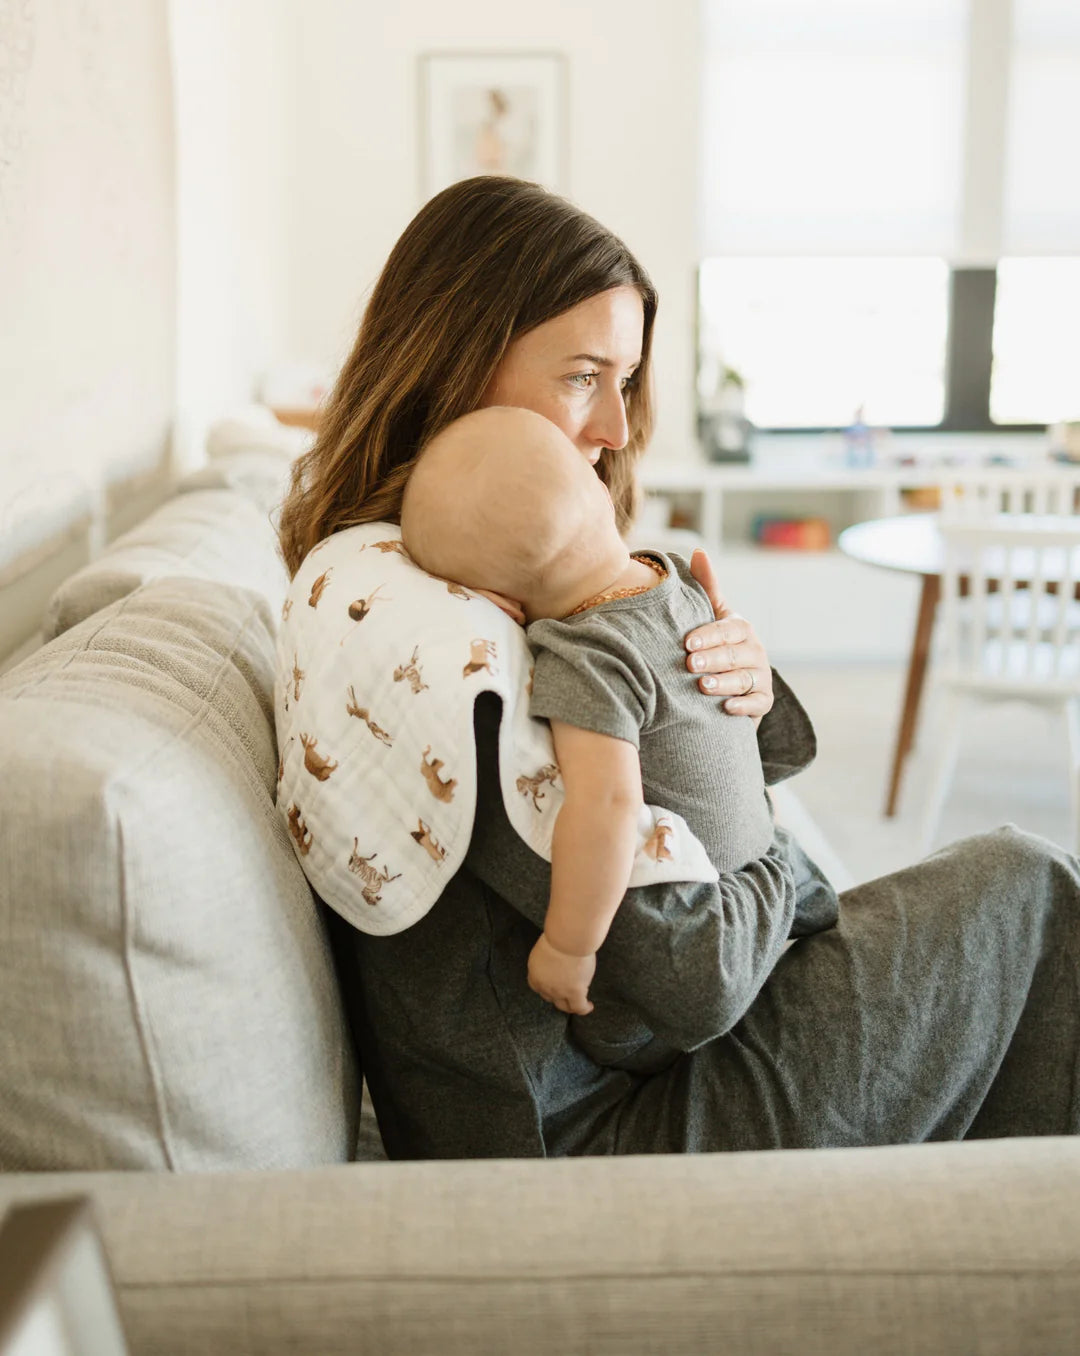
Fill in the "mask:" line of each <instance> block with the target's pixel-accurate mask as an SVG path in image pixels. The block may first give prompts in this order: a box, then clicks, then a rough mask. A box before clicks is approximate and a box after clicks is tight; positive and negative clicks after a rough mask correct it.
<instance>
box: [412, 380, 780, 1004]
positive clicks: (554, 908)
mask: <svg viewBox="0 0 1080 1356" xmlns="http://www.w3.org/2000/svg"><path fill="white" fill-rule="evenodd" d="M401 531H402V538H403V541H404V543H405V547H406V549H407V550H408V552H409V554H410V555H411V556H412V558H413V560H414V561H415V562H416V563H417V565H419V566H420V568H421V569H424V570H426V571H428V572H429V573H431V574H434V575H438V576H439V577H440V578H444V579H449V580H453V581H456V582H458V583H460V584H464V585H465V586H467V587H470V588H473V589H484V590H487V591H491V592H495V593H498V594H501V595H503V596H504V597H506V598H511V599H516V600H517V601H518V602H520V603H521V605H522V607H523V608H524V612H525V618H526V622H527V624H528V630H527V637H528V641H529V644H530V647H531V648H532V650H533V653H534V657H535V661H536V663H535V670H534V673H533V690H532V698H531V701H530V706H529V712H530V715H532V716H536V717H543V718H546V719H547V720H549V721H550V724H551V734H552V740H553V743H554V748H555V759H556V762H557V763H558V766H559V770H560V774H561V777H562V782H563V787H564V790H565V799H564V802H563V808H562V810H561V811H560V813H559V816H558V819H557V820H556V822H555V827H554V834H553V838H552V856H551V894H550V900H549V904H548V910H547V915H546V919H545V922H544V930H543V933H542V934H541V936H540V938H539V940H538V941H537V943H536V945H535V947H534V948H533V950H532V953H531V955H530V957H529V984H530V985H531V987H532V988H533V989H534V990H535V991H536V992H537V993H538V994H540V996H541V997H543V998H545V999H546V1000H547V1001H548V1002H551V1003H553V1004H554V1005H555V1006H556V1007H557V1008H559V1009H560V1010H561V1011H563V1012H567V1013H573V1014H579V1015H583V1014H586V1013H588V1012H590V1011H592V1006H593V1005H592V1003H591V1002H590V1000H589V997H588V990H589V985H590V983H591V981H592V978H593V974H594V972H595V969H596V952H597V951H598V950H599V948H600V946H601V944H602V943H603V941H604V938H605V937H606V936H607V933H608V929H609V928H610V926H611V923H612V920H613V919H614V917H615V914H616V912H617V910H618V907H619V904H620V902H621V900H622V897H623V895H624V894H625V892H626V889H627V883H628V880H629V877H630V872H631V869H632V865H633V860H634V856H635V852H636V847H637V824H638V814H639V810H640V808H641V806H642V804H643V802H645V803H649V804H653V805H658V806H663V807H664V808H665V809H670V810H674V811H676V812H677V813H678V814H680V815H681V816H682V817H683V819H685V820H686V822H687V824H688V826H689V828H690V830H691V832H692V833H694V834H695V835H696V837H697V838H698V839H700V841H701V842H702V844H703V845H704V847H705V849H706V851H707V853H708V855H709V859H710V860H711V862H712V863H713V865H714V866H715V867H716V868H717V870H718V871H721V872H723V871H734V870H737V869H738V868H740V867H742V866H745V865H746V864H747V863H749V862H751V861H753V860H755V859H756V858H758V857H761V856H762V855H763V854H764V853H765V852H766V851H767V850H768V848H769V846H770V843H771V842H772V839H773V824H772V813H771V809H770V806H769V802H768V799H767V797H766V794H765V783H764V777H763V774H762V768H761V759H760V756H759V754H758V748H757V737H756V732H755V729H754V725H753V722H752V721H751V720H750V718H749V717H747V716H731V715H726V714H724V713H722V712H719V711H718V710H717V709H716V707H717V705H718V704H719V699H718V700H717V701H710V700H709V699H708V698H706V697H704V696H702V694H701V693H700V692H699V691H698V689H697V686H696V684H694V683H693V682H692V681H691V680H690V677H689V675H688V674H687V672H686V670H685V668H684V666H683V664H682V663H681V662H680V659H681V656H682V654H683V638H684V636H685V635H686V633H687V632H688V631H690V630H692V629H693V628H694V627H695V626H700V625H701V624H702V623H703V622H707V621H711V620H712V618H713V610H712V606H711V604H710V603H709V601H708V598H707V596H706V594H705V591H704V590H703V589H702V588H701V586H700V585H699V584H698V583H697V582H696V581H695V580H694V579H693V577H692V576H691V574H690V572H689V568H688V567H687V565H686V562H685V561H683V560H681V559H680V558H679V557H678V556H666V555H664V554H663V553H662V552H658V551H655V552H654V551H649V552H639V553H633V554H631V552H630V551H629V549H628V547H627V545H626V543H625V541H624V540H623V539H622V537H621V536H620V535H619V532H618V529H617V527H616V524H615V510H614V507H613V505H612V502H611V496H610V494H609V493H608V490H607V487H606V486H605V485H604V483H603V481H602V480H601V479H600V478H599V476H598V475H597V474H596V472H595V471H594V470H593V469H592V467H591V466H590V465H589V463H588V462H587V461H586V459H585V458H584V457H583V456H582V454H581V453H580V452H579V451H577V449H576V448H575V447H574V445H573V444H572V443H571V442H570V440H569V439H568V438H566V437H565V435H564V434H563V433H562V432H561V431H560V430H559V429H558V428H556V426H555V425H554V424H553V423H551V422H550V420H548V419H545V418H544V417H543V416H542V415H539V414H535V413H533V412H532V411H530V410H524V409H517V408H507V407H500V406H496V407H489V408H487V409H483V410H478V411H476V412H475V413H473V414H468V415H465V416H464V417H463V418H461V419H458V420H456V421H455V422H454V423H453V424H451V425H449V426H448V427H447V428H445V429H443V430H442V431H441V432H440V433H439V434H437V435H436V436H435V437H434V438H433V439H432V440H431V441H430V443H428V445H427V446H426V447H425V449H424V451H423V453H422V455H421V457H420V459H419V461H418V463H417V465H416V467H415V469H414V470H413V473H412V476H411V478H410V480H409V483H408V487H407V488H406V491H405V497H404V503H403V506H402V514H401ZM654 837H656V835H654ZM653 848H654V851H656V852H658V853H660V854H663V852H664V850H665V849H664V844H663V835H662V833H661V834H660V837H659V840H658V841H657V842H656V843H655V844H653ZM594 1020H595V1019H594Z"/></svg>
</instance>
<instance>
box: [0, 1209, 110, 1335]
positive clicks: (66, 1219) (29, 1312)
mask: <svg viewBox="0 0 1080 1356" xmlns="http://www.w3.org/2000/svg"><path fill="white" fill-rule="evenodd" d="M127 1351H128V1348H127V1343H126V1341H125V1339H124V1330H123V1325H122V1323H121V1320H120V1311H119V1308H118V1306H117V1302H116V1292H115V1290H114V1288H113V1282H112V1275H111V1273H110V1271H109V1264H108V1259H107V1258H106V1255H105V1247H104V1245H103V1243H102V1241H101V1236H100V1234H99V1233H98V1230H97V1226H96V1225H95V1223H94V1215H93V1211H92V1208H91V1205H90V1199H89V1197H87V1196H78V1197H69V1198H64V1199H62V1200H56V1201H46V1202H40V1203H39V1202H31V1203H29V1204H26V1205H15V1206H12V1207H11V1208H10V1209H9V1210H8V1212H7V1214H6V1215H5V1216H4V1218H3V1222H2V1224H0V1356H127Z"/></svg>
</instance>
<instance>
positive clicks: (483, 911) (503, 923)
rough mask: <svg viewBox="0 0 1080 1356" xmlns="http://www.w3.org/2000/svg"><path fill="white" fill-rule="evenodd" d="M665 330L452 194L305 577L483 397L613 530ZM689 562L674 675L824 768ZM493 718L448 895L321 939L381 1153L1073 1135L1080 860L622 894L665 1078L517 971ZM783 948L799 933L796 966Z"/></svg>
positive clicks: (629, 495)
mask: <svg viewBox="0 0 1080 1356" xmlns="http://www.w3.org/2000/svg"><path fill="white" fill-rule="evenodd" d="M655 313H656V295H655V292H654V291H653V288H652V286H651V284H650V283H649V280H648V278H647V276H646V275H645V273H644V271H643V270H642V269H641V268H640V266H639V265H638V264H637V262H636V261H635V260H634V259H633V257H632V256H631V255H630V254H629V252H628V251H627V250H626V248H625V246H623V245H622V243H621V242H620V241H619V240H617V239H616V238H615V237H613V236H612V235H611V234H610V233H609V232H608V231H606V230H604V228H603V227H601V226H600V225H599V224H598V223H597V222H595V221H593V220H592V219H591V218H589V217H587V216H585V215H584V214H583V213H581V212H579V211H578V210H577V209H575V208H574V207H572V206H571V205H570V204H569V203H566V202H564V201H563V200H562V199H559V198H557V197H554V196H553V195H550V194H548V193H547V192H545V191H544V190H542V189H540V188H538V187H537V186H535V185H531V184H526V183H522V182H520V181H517V180H513V179H503V178H486V177H485V178H478V179H472V180H467V181H465V182H463V183H459V184H456V185H453V186H452V187H451V188H449V189H447V190H445V191H444V192H443V193H441V194H440V195H439V196H438V197H436V198H435V199H433V200H432V201H431V202H430V203H428V204H427V205H426V206H425V207H424V208H423V209H422V210H421V211H420V213H419V214H418V215H417V217H416V218H415V220H414V221H413V222H412V223H411V224H410V226H409V227H408V228H407V229H406V231H405V233H404V235H403V236H402V238H401V239H400V240H399V242H398V244H397V245H396V246H395V248H394V250H393V252H392V253H391V256H390V259H389V260H388V262H387V264H386V267H385V269H384V270H383V273H382V276H381V277H380V279H379V281H378V283H377V285H376V288H375V290H374V293H373V295H372V298H371V302H370V304H369V306H368V309H367V312H366V315H365V317H364V321H363V325H362V327H361V330H360V334H359V336H358V338H357V341H356V345H355V347H354V349H353V352H352V354H351V355H350V357H349V359H348V361H347V362H346V364H345V366H344V368H343V370H342V373H341V376H340V378H339V381H338V384H337V387H336V389H335V391H334V393H333V396H332V398H331V400H330V403H329V406H328V409H327V414H326V419H325V424H324V427H323V429H322V432H321V433H320V436H319V439H318V442H317V444H316V446H315V447H314V449H313V450H312V452H311V453H310V454H309V455H308V456H307V457H306V458H304V459H303V460H302V461H301V462H300V463H299V465H298V466H297V469H296V473H295V475H294V479H293V485H292V489H291V492H290V494H289V496H288V499H287V501H286V504H285V506H284V509H283V512H282V517H281V540H282V547H283V552H284V556H285V560H286V563H287V564H288V566H289V569H290V571H291V572H292V573H295V572H296V570H297V569H298V567H299V565H300V564H301V562H302V561H303V559H304V556H305V555H306V554H307V552H308V551H310V550H311V549H312V548H313V547H314V546H316V545H317V544H318V543H319V542H320V541H322V540H323V539H325V538H326V537H327V536H329V535H331V534H333V533H334V532H336V531H339V530H340V529H342V528H344V527H347V526H351V525H353V524H356V523H361V522H373V521H381V520H386V521H391V522H396V521H397V520H398V515H399V509H400V504H401V497H402V492H403V488H404V485H405V483H406V481H407V479H408V476H409V473H410V469H411V466H412V464H413V461H414V459H415V457H416V455H417V453H418V451H419V449H420V448H421V447H422V445H423V444H424V442H425V440H426V439H427V438H429V437H430V436H431V435H433V434H434V433H435V432H436V431H438V430H439V429H440V428H442V427H443V426H444V425H445V424H447V423H449V422H450V421H451V420H453V419H455V418H456V417H457V416H458V415H460V414H463V413H465V412H467V411H469V410H471V409H475V408H477V407H479V406H483V405H490V404H513V405H521V406H524V407H526V408H529V409H532V410H535V411H536V412H537V413H540V414H543V415H545V416H546V417H547V418H549V419H551V420H552V421H553V422H554V423H555V424H557V425H558V427H559V428H560V429H562V431H563V432H564V433H565V434H566V435H567V436H568V437H569V438H570V439H571V441H572V442H573V443H574V445H575V446H576V447H577V448H578V449H579V450H580V451H581V453H582V455H583V456H585V457H587V458H588V460H589V461H590V463H591V464H592V465H594V466H595V468H596V472H597V474H598V475H599V476H600V477H601V478H602V479H603V480H604V482H605V483H606V484H607V486H608V488H609V490H610V493H611V495H612V499H613V501H614V502H615V504H616V506H617V509H618V512H619V515H620V522H621V524H622V525H626V524H628V523H629V522H630V520H631V518H632V515H633V507H634V468H635V465H636V462H637V459H638V457H639V456H640V455H641V453H642V452H643V450H644V448H645V446H646V444H647V442H648V437H649V433H650V428H651V407H650V397H649V357H650V341H651V335H652V326H653V319H654V316H655ZM695 570H696V572H697V574H698V577H699V579H700V580H701V582H703V583H704V584H705V586H706V588H707V590H708V591H709V592H710V596H711V597H712V599H713V602H714V609H715V612H716V618H717V620H716V621H715V622H714V623H713V624H711V625H709V626H706V627H702V628H699V630H698V631H697V632H694V633H691V635H690V636H689V637H687V641H686V644H687V656H686V661H685V662H686V664H687V667H688V669H689V672H690V674H697V675H698V679H697V681H698V683H699V685H700V686H701V688H702V691H703V693H705V694H706V695H708V694H711V695H713V696H714V697H715V696H716V695H721V696H724V697H726V699H727V700H726V702H725V703H724V706H725V707H726V709H727V710H728V711H730V712H736V713H737V712H742V713H745V714H749V715H751V716H753V717H754V718H755V719H757V720H759V721H760V724H759V727H758V743H759V749H760V752H761V756H762V762H763V764H764V767H765V773H766V781H767V782H770V783H772V782H776V781H779V780H780V779H781V778H783V777H785V776H790V775H791V774H792V773H793V772H796V771H798V770H799V769H800V768H801V767H804V766H805V765H806V764H807V763H808V762H809V761H810V759H811V758H812V757H813V754H814V739H813V732H812V730H811V727H810V724H809V721H808V720H807V718H806V716H805V714H804V713H803V711H802V709H801V707H800V706H799V704H798V702H797V701H796V700H795V698H794V696H793V695H792V694H791V693H790V691H789V690H788V689H787V688H786V686H785V685H784V684H783V682H782V681H781V680H780V679H779V678H778V677H777V676H776V675H774V674H772V673H771V671H770V669H769V666H768V662H767V660H766V657H765V654H764V652H763V650H762V647H761V645H760V643H759V642H758V641H757V639H756V637H755V636H754V633H753V631H752V629H751V628H750V627H749V626H748V625H747V623H746V622H744V621H743V620H742V619H741V618H738V617H735V616H733V615H732V614H731V613H730V612H729V611H728V609H727V607H726V604H725V603H724V601H723V600H722V598H721V597H720V595H719V593H718V592H717V590H716V587H715V582H714V580H713V577H712V573H711V570H710V568H709V566H708V562H707V560H706V559H705V558H704V556H703V555H698V556H696V557H695ZM501 603H502V605H503V606H504V607H505V608H506V609H507V610H509V611H511V612H513V610H514V603H513V600H501ZM448 605H452V604H448ZM687 681H688V682H689V681H693V679H692V678H691V677H689V676H688V679H687ZM704 699H705V697H703V700H704ZM499 717H500V711H499V704H498V701H497V699H494V698H492V697H491V696H485V697H482V698H481V699H480V700H479V701H478V702H477V704H476V709H475V728H476V736H477V764H478V765H477V779H478V793H477V813H476V823H475V829H474V832H473V837H472V840H471V844H470V847H469V852H468V855H467V857H466V859H465V863H464V865H463V867H462V868H461V869H460V870H459V871H458V872H457V874H456V875H455V876H454V877H453V879H452V880H451V881H450V883H449V884H448V885H447V888H446V890H445V891H444V892H443V894H442V896H441V897H440V898H439V901H438V903H437V904H436V905H435V907H434V908H432V909H431V911H430V912H429V913H428V914H427V915H426V916H425V917H424V918H423V919H422V920H421V921H420V922H418V923H416V924H414V925H413V926H412V927H410V928H408V929H407V930H406V931H404V932H400V933H397V934H395V935H392V936H382V937H372V936H368V935H365V934H361V933H358V932H355V931H353V930H352V929H350V928H348V927H346V926H344V925H343V924H341V923H340V920H339V921H338V923H337V925H336V931H337V934H338V943H339V946H338V950H339V953H340V954H341V955H342V956H343V957H344V958H345V960H346V962H347V963H346V965H345V967H344V968H343V980H344V983H345V987H346V996H347V999H348V1001H349V1002H350V1005H351V1007H352V1016H353V1023H354V1030H355V1032H356V1035H357V1039H358V1042H359V1044H360V1047H361V1055H362V1059H363V1064H364V1070H365V1073H366V1075H367V1078H368V1082H369V1085H370V1087H371V1090H372V1096H373V1099H374V1103H375V1109H376V1112H377V1115H378V1118H379V1123H380V1128H381V1130H382V1133H383V1138H384V1140H385V1143H386V1147H387V1151H388V1152H389V1154H390V1155H391V1156H392V1157H476V1156H520V1155H546V1154H569V1153H642V1152H688V1151H698V1150H715V1149H742V1148H745V1149H752V1148H764V1147H794V1146H823V1145H845V1144H872V1143H884V1142H904V1141H918V1140H925V1139H940V1138H960V1137H963V1136H966V1135H976V1136H990V1135H1009V1134H1029V1133H1043V1134H1049V1133H1074V1132H1076V1130H1077V1129H1078V1122H1080V1102H1078V1099H1077V1096H1076V1094H1074V1087H1076V1086H1080V1084H1078V1080H1077V1077H1076V1074H1077V1068H1076V1066H1077V1058H1078V1052H1080V997H1078V990H1080V983H1078V977H1080V928H1078V920H1077V906H1078V901H1080V864H1078V863H1077V862H1076V861H1075V860H1074V859H1073V858H1071V857H1069V856H1068V855H1067V854H1065V853H1064V852H1061V851H1059V850H1058V849H1056V848H1054V847H1053V846H1052V845H1050V844H1048V843H1045V842H1043V841H1041V840H1038V839H1035V838H1032V837H1029V836H1027V835H1024V834H1021V833H1019V832H1018V831H1015V830H1012V829H1005V830H1000V831H999V832H997V833H995V834H989V835H985V836H982V837H980V838H975V839H969V840H966V841H965V842H963V843H960V844H957V845H955V846H954V847H952V848H949V849H946V850H945V851H943V852H940V853H938V854H937V855H936V856H935V857H933V858H931V859H929V860H928V861H926V862H924V863H921V864H920V865H918V866H915V867H912V868H909V869H908V870H906V871H902V872H899V873H897V874H895V875H893V876H889V877H886V878H883V879H882V880H879V881H875V882H872V883H870V884H868V885H864V886H861V887H859V888H858V889H855V890H852V891H849V892H848V894H847V895H846V896H845V897H844V900H843V907H842V909H841V911H840V916H839V921H838V923H837V925H836V926H835V927H829V926H828V925H829V924H830V923H831V922H832V921H833V919H834V917H835V910H834V909H833V908H832V905H833V902H834V899H835V896H834V895H833V894H832V892H831V889H830V887H829V886H828V883H827V882H825V881H824V880H823V879H822V878H821V876H820V873H819V872H818V871H817V869H816V868H815V867H814V866H813V864H812V863H810V862H809V861H808V860H807V859H806V858H805V856H803V854H802V853H801V852H800V851H799V849H798V847H797V846H796V845H795V844H794V843H793V842H791V840H790V839H789V838H787V837H786V836H785V835H784V834H783V833H782V832H779V831H778V833H777V838H776V840H775V841H774V843H773V845H772V847H771V848H770V850H769V852H768V853H767V854H766V855H765V856H764V857H762V858H761V859H759V860H758V861H756V862H754V863H752V864H751V865H750V866H748V867H746V868H745V869H744V870H742V871H740V872H735V873H731V874H727V875H723V876H721V878H720V881H719V883H718V884H715V885H705V884H675V885H671V884H669V885H664V886H650V887H640V888H635V889H632V890H630V891H629V892H628V893H627V896H626V898H625V900H624V902H623V904H622V905H621V907H620V909H619V912H618V915H617V917H616V920H615V922H614V924H613V925H612V928H611V931H610V933H609V935H608V938H607V941H606V942H605V945H604V947H603V948H602V951H601V953H600V955H599V957H598V965H597V971H596V977H595V981H594V985H593V988H592V990H591V994H592V995H593V996H594V997H597V998H598V999H600V998H603V999H607V1000H611V1001H613V1002H619V1003H621V1004H623V1005H625V1006H628V1007H629V1008H630V1009H631V1010H632V1011H633V1012H634V1013H635V1014H636V1015H637V1018H638V1019H639V1021H640V1022H641V1027H642V1031H643V1032H645V1033H646V1035H647V1036H649V1035H651V1037H652V1038H653V1039H655V1041H656V1042H657V1045H658V1048H659V1049H661V1050H662V1051H670V1052H671V1060H670V1062H668V1063H667V1066H666V1067H664V1068H663V1069H662V1071H661V1072H658V1073H652V1074H648V1075H639V1074H634V1073H630V1072H627V1071H625V1070H618V1069H615V1068H612V1067H606V1066H601V1065H600V1064H597V1063H594V1062H593V1061H592V1060H591V1059H590V1058H589V1057H588V1056H586V1055H585V1054H584V1052H583V1051H582V1049H581V1048H580V1046H579V1045H578V1044H577V1043H576V1042H575V1041H574V1039H573V1031H572V1027H571V1026H569V1025H568V1021H567V1018H566V1017H565V1016H564V1015H563V1014H561V1013H559V1012H557V1011H556V1010H555V1009H554V1008H553V1007H551V1006H550V1005H548V1004H546V1003H544V1002H543V1001H542V1000H541V999H539V998H538V997H537V995H535V994H534V993H533V992H532V991H531V990H530V989H529V987H528V984H527V982H526V961H527V957H528V954H529V951H530V949H531V947H532V945H533V943H534V942H535V941H536V938H537V935H538V929H539V926H540V925H541V923H542V920H543V916H544V909H545V907H546V904H547V898H548V887H549V882H550V870H549V867H548V865H547V863H546V862H544V861H543V860H542V859H540V858H539V857H537V856H536V855H534V854H533V853H532V851H531V850H530V849H529V848H528V847H527V846H526V845H525V843H524V842H523V841H522V840H521V839H520V838H518V837H517V835H516V834H515V833H514V831H513V830H512V829H511V827H510V824H509V821H508V819H507V815H506V811H505V807H504V806H503V803H502V798H501V793H500V790H499V783H498V776H497V751H498V723H499ZM717 719H723V716H722V715H721V714H718V715H717ZM793 931H794V932H795V933H803V934H810V935H806V936H803V938H802V940H800V941H799V942H798V943H797V944H796V945H795V946H793V947H790V948H787V949H785V945H786V942H787V939H788V937H789V934H791V933H792V932H793ZM573 1020H574V1021H579V1020H584V1021H588V1020H589V1019H588V1018H584V1019H576V1018H575V1019H573ZM615 1053H617V1052H615Z"/></svg>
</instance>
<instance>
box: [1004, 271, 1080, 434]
mask: <svg viewBox="0 0 1080 1356" xmlns="http://www.w3.org/2000/svg"><path fill="white" fill-rule="evenodd" d="M993 352H994V361H993V370H992V376H991V383H990V415H991V418H992V419H993V421H994V422H995V423H996V424H1052V423H1056V422H1057V421H1058V420H1059V419H1077V418H1080V259H1002V260H1001V262H1000V263H999V264H998V267H997V302H996V305H995V307H994V343H993Z"/></svg>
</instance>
